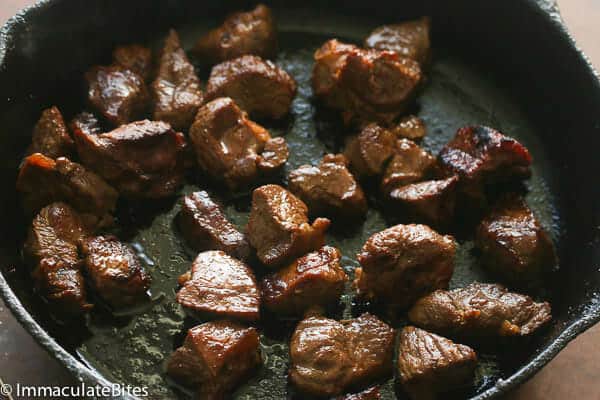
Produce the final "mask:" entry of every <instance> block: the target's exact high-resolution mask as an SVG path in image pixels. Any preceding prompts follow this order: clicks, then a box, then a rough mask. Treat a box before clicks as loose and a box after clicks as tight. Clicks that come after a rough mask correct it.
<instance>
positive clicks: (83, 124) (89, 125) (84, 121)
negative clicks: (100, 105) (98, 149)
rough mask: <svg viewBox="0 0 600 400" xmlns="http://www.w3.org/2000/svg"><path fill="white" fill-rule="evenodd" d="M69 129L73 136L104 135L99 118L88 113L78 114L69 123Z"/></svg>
mask: <svg viewBox="0 0 600 400" xmlns="http://www.w3.org/2000/svg"><path fill="white" fill-rule="evenodd" d="M69 128H71V132H73V135H83V134H87V135H99V134H100V133H102V126H101V124H100V121H99V120H98V118H96V116H95V115H94V114H92V113H89V112H87V111H84V112H81V113H79V114H77V115H76V116H75V117H74V118H73V119H72V120H71V122H70V123H69Z"/></svg>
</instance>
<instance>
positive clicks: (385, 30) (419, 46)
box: [364, 17, 431, 65]
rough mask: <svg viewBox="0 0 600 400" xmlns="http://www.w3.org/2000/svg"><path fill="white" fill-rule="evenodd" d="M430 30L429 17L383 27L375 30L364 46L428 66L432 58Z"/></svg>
mask: <svg viewBox="0 0 600 400" xmlns="http://www.w3.org/2000/svg"><path fill="white" fill-rule="evenodd" d="M430 30H431V18H429V17H422V18H419V19H416V20H412V21H406V22H402V23H399V24H393V25H383V26H380V27H378V28H376V29H375V30H373V32H371V33H370V34H369V36H367V38H366V39H365V43H364V44H365V47H366V48H372V49H377V50H388V51H393V52H395V53H398V54H400V55H401V56H403V57H408V58H411V59H413V60H415V61H417V62H418V63H419V64H421V65H426V64H428V63H429V60H430V58H431V39H430Z"/></svg>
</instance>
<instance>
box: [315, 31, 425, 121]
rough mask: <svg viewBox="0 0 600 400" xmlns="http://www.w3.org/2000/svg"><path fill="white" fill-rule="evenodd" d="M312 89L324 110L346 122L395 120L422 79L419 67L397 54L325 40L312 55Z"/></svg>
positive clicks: (408, 102)
mask: <svg viewBox="0 0 600 400" xmlns="http://www.w3.org/2000/svg"><path fill="white" fill-rule="evenodd" d="M314 59H315V66H314V68H313V74H312V87H313V91H314V93H315V95H316V96H317V97H319V98H320V99H322V100H323V102H324V103H325V105H327V106H328V107H331V108H334V109H337V110H340V111H342V116H343V118H344V120H346V121H347V122H350V121H357V122H363V121H375V122H381V123H385V124H389V123H391V122H392V121H393V120H395V119H396V118H397V117H398V116H399V115H400V114H401V113H402V112H404V110H405V109H406V107H407V106H408V105H409V104H410V102H411V101H412V99H413V98H414V96H415V94H416V90H417V88H418V87H419V85H420V83H421V80H422V73H421V68H420V67H419V64H418V63H417V62H416V61H414V60H411V59H409V58H406V57H401V56H400V55H398V54H397V53H394V52H389V51H379V50H373V49H367V50H365V49H361V48H359V47H356V46H354V45H349V44H345V43H341V42H339V41H337V40H335V39H332V40H329V41H328V42H326V43H325V44H323V46H321V48H320V49H318V50H317V51H316V52H315V55H314Z"/></svg>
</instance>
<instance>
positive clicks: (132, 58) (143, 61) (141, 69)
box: [112, 44, 154, 82]
mask: <svg viewBox="0 0 600 400" xmlns="http://www.w3.org/2000/svg"><path fill="white" fill-rule="evenodd" d="M112 58H113V64H115V65H118V66H121V67H123V68H126V69H128V70H131V71H133V72H135V73H136V74H138V75H139V76H141V77H142V78H143V79H144V81H146V82H148V81H149V80H150V79H151V78H152V75H153V74H154V65H153V62H152V50H150V49H149V48H148V47H144V46H141V45H139V44H128V45H122V46H117V47H115V49H114V50H113V53H112Z"/></svg>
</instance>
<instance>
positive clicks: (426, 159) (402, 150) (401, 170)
mask: <svg viewBox="0 0 600 400" xmlns="http://www.w3.org/2000/svg"><path fill="white" fill-rule="evenodd" d="M435 167H436V161H435V157H433V156H432V155H431V154H429V153H428V152H426V151H425V150H423V149H422V148H421V147H419V146H418V145H417V144H416V143H415V142H413V141H412V140H408V139H400V140H398V141H397V142H396V148H395V154H394V156H393V158H392V159H391V161H390V162H389V164H388V166H387V168H386V169H385V173H384V175H383V179H382V181H381V188H382V191H383V193H384V195H389V194H390V192H391V191H393V190H394V189H396V188H399V187H401V186H404V185H408V184H409V183H414V182H418V181H421V180H423V179H425V178H426V177H428V176H429V175H431V174H432V172H433V171H434V169H435Z"/></svg>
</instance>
